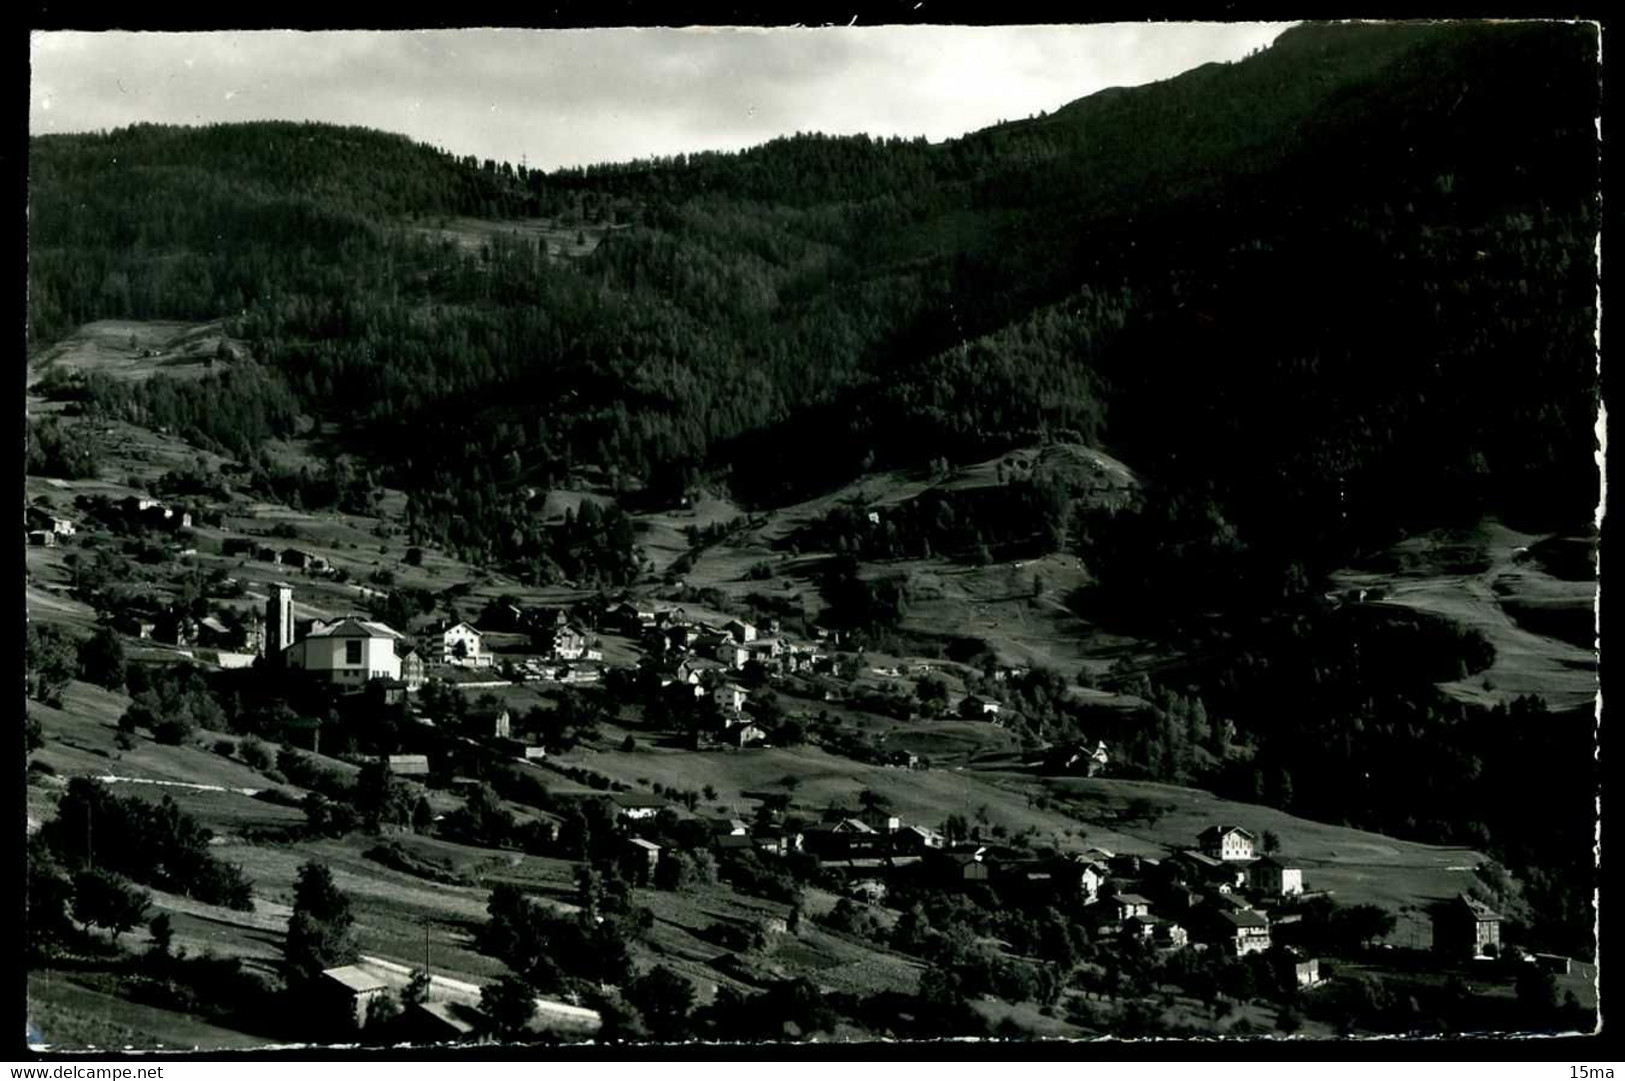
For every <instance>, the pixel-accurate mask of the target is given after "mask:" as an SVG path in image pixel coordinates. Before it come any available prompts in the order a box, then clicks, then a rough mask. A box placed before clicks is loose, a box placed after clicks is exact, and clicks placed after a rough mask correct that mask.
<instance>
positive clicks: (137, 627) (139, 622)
mask: <svg viewBox="0 0 1625 1081" xmlns="http://www.w3.org/2000/svg"><path fill="white" fill-rule="evenodd" d="M113 629H114V630H116V631H118V632H119V633H120V634H127V635H129V636H130V637H131V638H151V637H152V635H153V632H154V631H156V630H157V629H158V624H157V622H156V621H155V620H154V619H153V618H152V616H150V615H148V614H146V613H142V612H129V611H126V612H120V613H118V614H117V615H115V616H114V617H113Z"/></svg>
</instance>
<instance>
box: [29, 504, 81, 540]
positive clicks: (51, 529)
mask: <svg viewBox="0 0 1625 1081" xmlns="http://www.w3.org/2000/svg"><path fill="white" fill-rule="evenodd" d="M24 516H25V518H26V520H27V524H28V525H29V526H30V527H31V528H33V529H36V530H43V531H45V532H47V533H51V534H53V535H55V536H58V537H71V536H73V535H74V533H75V532H77V528H76V527H75V526H74V524H73V522H72V521H70V520H69V519H67V518H63V517H61V516H60V515H56V514H52V513H51V512H50V511H48V510H46V509H45V508H43V507H29V508H28V509H27V511H26V512H25V515H24ZM53 543H54V542H53Z"/></svg>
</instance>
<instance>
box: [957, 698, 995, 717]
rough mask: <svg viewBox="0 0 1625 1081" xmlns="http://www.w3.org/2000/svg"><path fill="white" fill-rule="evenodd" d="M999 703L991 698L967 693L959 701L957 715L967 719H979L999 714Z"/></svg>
mask: <svg viewBox="0 0 1625 1081" xmlns="http://www.w3.org/2000/svg"><path fill="white" fill-rule="evenodd" d="M999 709H1000V706H999V703H997V702H995V701H994V700H993V699H991V698H983V697H981V696H980V695H974V694H967V695H966V696H965V697H964V698H963V699H962V700H961V701H960V703H959V715H960V716H961V717H964V718H965V719H967V720H972V721H981V720H986V719H987V718H989V717H997V716H998V715H999Z"/></svg>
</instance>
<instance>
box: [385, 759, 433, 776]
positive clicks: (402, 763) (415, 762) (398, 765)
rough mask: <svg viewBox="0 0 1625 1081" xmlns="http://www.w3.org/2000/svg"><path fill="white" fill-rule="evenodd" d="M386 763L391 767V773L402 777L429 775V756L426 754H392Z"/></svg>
mask: <svg viewBox="0 0 1625 1081" xmlns="http://www.w3.org/2000/svg"><path fill="white" fill-rule="evenodd" d="M385 761H386V762H387V763H388V765H389V772H391V773H395V774H399V775H400V776H402V777H427V776H428V775H429V756H428V755H426V754H392V755H390V756H389V757H388V758H387V759H385Z"/></svg>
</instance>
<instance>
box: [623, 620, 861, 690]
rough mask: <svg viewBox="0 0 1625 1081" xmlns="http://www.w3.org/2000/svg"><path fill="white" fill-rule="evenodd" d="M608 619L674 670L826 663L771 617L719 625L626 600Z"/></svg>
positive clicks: (809, 667) (796, 668) (810, 668)
mask: <svg viewBox="0 0 1625 1081" xmlns="http://www.w3.org/2000/svg"><path fill="white" fill-rule="evenodd" d="M607 619H608V621H609V624H610V625H611V626H613V627H615V628H617V629H618V630H620V631H621V633H623V634H625V635H627V636H628V637H631V638H636V639H638V641H639V642H640V643H641V645H642V646H643V650H644V653H645V655H646V656H649V657H653V658H655V659H656V660H657V661H659V662H660V663H661V664H663V665H665V666H666V667H667V668H668V670H670V671H671V672H672V673H674V674H675V672H676V669H677V668H678V667H680V666H681V665H683V664H684V663H685V662H687V663H689V664H690V665H691V666H697V668H698V669H700V670H703V669H705V668H710V667H715V668H717V669H718V670H726V671H732V672H742V671H744V670H745V669H746V668H748V667H750V666H751V665H757V666H760V667H761V669H762V670H763V671H764V672H766V673H767V674H769V675H789V674H791V673H794V672H815V671H827V670H828V669H829V667H830V664H831V658H829V657H828V656H827V655H825V654H824V653H823V652H822V651H821V650H820V649H819V647H818V646H816V645H813V644H810V643H804V642H796V641H792V640H791V639H790V638H788V637H787V636H785V635H784V634H782V633H781V629H780V627H779V622H778V620H776V619H773V620H769V621H768V622H767V623H766V624H765V625H764V626H761V627H758V626H757V625H756V624H754V623H748V622H746V621H745V620H742V619H730V620H728V621H727V622H726V623H723V624H721V625H720V626H718V625H716V624H713V623H707V622H703V621H700V620H695V619H691V618H690V617H689V615H688V613H687V612H685V611H684V610H683V609H682V608H667V609H664V610H662V611H655V610H653V609H648V608H641V607H639V606H638V605H636V604H633V603H632V602H630V601H627V602H623V603H622V604H619V605H616V606H615V607H614V608H611V609H610V610H609V612H608V614H607ZM685 681H686V682H696V681H694V680H685ZM696 685H698V683H697V682H696Z"/></svg>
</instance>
